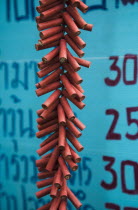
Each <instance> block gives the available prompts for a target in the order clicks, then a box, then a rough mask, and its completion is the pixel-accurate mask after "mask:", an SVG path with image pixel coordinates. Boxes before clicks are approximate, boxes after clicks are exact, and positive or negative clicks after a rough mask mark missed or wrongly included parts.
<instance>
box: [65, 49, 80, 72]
mask: <svg viewBox="0 0 138 210" xmlns="http://www.w3.org/2000/svg"><path fill="white" fill-rule="evenodd" d="M67 59H68V62H69V64H70V65H71V66H72V68H73V69H74V71H79V70H80V65H79V64H78V62H77V61H76V60H75V58H74V57H73V56H72V55H71V53H70V52H69V50H67Z"/></svg>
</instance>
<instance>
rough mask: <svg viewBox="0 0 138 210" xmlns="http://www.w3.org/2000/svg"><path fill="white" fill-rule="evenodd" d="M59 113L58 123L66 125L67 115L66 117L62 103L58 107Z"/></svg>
mask: <svg viewBox="0 0 138 210" xmlns="http://www.w3.org/2000/svg"><path fill="white" fill-rule="evenodd" d="M57 113H58V123H59V125H63V126H65V125H66V117H65V112H64V109H63V107H62V106H61V104H59V105H58V107H57Z"/></svg>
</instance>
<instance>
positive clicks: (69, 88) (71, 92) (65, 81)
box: [60, 75, 77, 98]
mask: <svg viewBox="0 0 138 210" xmlns="http://www.w3.org/2000/svg"><path fill="white" fill-rule="evenodd" d="M60 79H61V81H62V83H63V85H64V87H65V88H66V90H67V92H68V94H69V95H70V97H72V98H75V97H76V96H77V94H76V91H75V90H74V88H73V87H72V85H71V83H70V82H69V80H68V79H67V77H66V76H65V75H61V76H60Z"/></svg>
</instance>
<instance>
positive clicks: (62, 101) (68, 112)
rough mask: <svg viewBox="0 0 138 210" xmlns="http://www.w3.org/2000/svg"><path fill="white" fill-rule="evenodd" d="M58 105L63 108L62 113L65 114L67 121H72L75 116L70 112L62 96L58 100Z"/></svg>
mask: <svg viewBox="0 0 138 210" xmlns="http://www.w3.org/2000/svg"><path fill="white" fill-rule="evenodd" d="M60 103H61V105H62V107H63V109H64V111H65V113H66V115H67V118H68V119H69V120H73V119H74V118H75V115H74V113H73V111H72V109H71V107H70V105H69V103H68V101H67V100H66V98H65V97H64V96H62V97H61V98H60Z"/></svg>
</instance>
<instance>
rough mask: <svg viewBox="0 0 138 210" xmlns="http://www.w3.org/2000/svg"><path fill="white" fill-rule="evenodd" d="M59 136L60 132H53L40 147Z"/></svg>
mask: <svg viewBox="0 0 138 210" xmlns="http://www.w3.org/2000/svg"><path fill="white" fill-rule="evenodd" d="M57 137H58V132H55V133H53V134H52V135H50V136H49V137H48V138H47V139H45V140H44V141H43V142H42V143H41V144H40V147H43V146H45V145H46V144H48V143H49V142H51V141H52V140H54V139H55V138H57Z"/></svg>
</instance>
